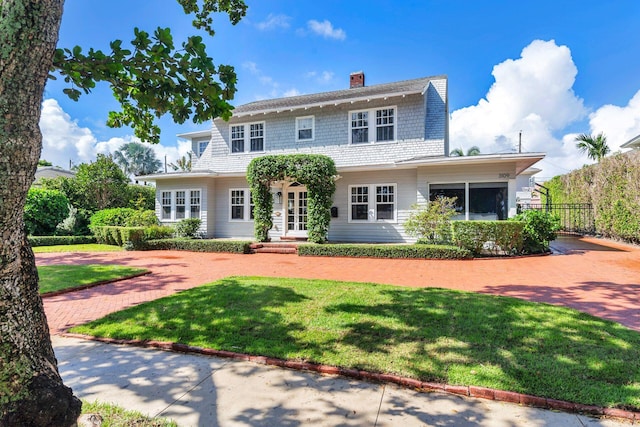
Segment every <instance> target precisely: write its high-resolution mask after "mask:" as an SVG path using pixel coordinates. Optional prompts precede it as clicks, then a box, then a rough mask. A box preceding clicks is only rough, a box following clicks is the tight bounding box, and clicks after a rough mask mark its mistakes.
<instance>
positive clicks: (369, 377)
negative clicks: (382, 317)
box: [60, 332, 640, 422]
mask: <svg viewBox="0 0 640 427" xmlns="http://www.w3.org/2000/svg"><path fill="white" fill-rule="evenodd" d="M60 336H62V337H66V338H79V339H85V340H89V341H99V342H103V343H106V344H120V345H131V346H135V347H143V348H155V349H160V350H166V351H174V352H178V353H191V354H201V355H205V356H215V357H222V358H228V359H235V360H241V361H245V362H252V363H259V364H261V365H268V366H277V367H280V368H288V369H295V370H299V371H310V372H317V373H320V374H324V375H340V376H343V377H347V378H353V379H357V380H364V381H370V382H380V383H389V384H395V385H398V386H401V387H405V388H411V389H414V390H416V391H419V392H427V393H429V392H440V393H446V394H451V395H458V396H464V397H473V398H479V399H487V400H495V401H498V402H507V403H517V404H520V405H523V406H531V407H536V408H541V409H551V410H557V411H562V412H568V413H576V414H584V415H590V416H596V417H611V418H620V419H625V420H628V421H632V422H635V421H638V422H640V412H635V411H628V410H625V409H618V408H604V407H601V406H595V405H584V404H581V403H574V402H567V401H563V400H556V399H548V398H545V397H539V396H532V395H528V394H524V393H516V392H513V391H505V390H497V389H492V388H486V387H478V386H473V385H469V386H465V385H449V384H443V383H434V382H428V381H420V380H416V379H413V378H406V377H401V376H398V375H393V374H382V373H376V372H368V371H362V370H358V369H348V368H340V367H337V366H330V365H322V364H317V363H309V362H302V361H295V360H286V359H278V358H275V357H267V356H252V355H249V354H245V353H236V352H233V351H225V350H214V349H210V348H202V347H193V346H189V345H186V344H179V343H172V342H163V341H141V340H124V339H115V338H103V337H94V336H90V335H83V334H73V333H68V332H63V333H61V334H60Z"/></svg>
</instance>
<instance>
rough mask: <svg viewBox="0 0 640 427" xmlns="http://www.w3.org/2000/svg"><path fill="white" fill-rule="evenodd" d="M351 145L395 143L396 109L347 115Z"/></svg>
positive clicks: (381, 109)
mask: <svg viewBox="0 0 640 427" xmlns="http://www.w3.org/2000/svg"><path fill="white" fill-rule="evenodd" d="M349 126H350V134H349V137H350V142H351V144H367V143H370V142H386V141H395V139H396V107H388V108H379V109H374V110H366V111H351V112H350V113H349Z"/></svg>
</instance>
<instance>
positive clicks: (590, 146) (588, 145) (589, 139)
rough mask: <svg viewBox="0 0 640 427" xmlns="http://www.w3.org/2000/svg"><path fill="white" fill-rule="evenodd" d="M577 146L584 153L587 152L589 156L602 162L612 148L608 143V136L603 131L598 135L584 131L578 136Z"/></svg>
mask: <svg viewBox="0 0 640 427" xmlns="http://www.w3.org/2000/svg"><path fill="white" fill-rule="evenodd" d="M576 141H577V143H576V147H577V148H578V149H579V150H580V152H582V153H587V157H588V158H590V159H593V160H595V161H597V162H600V160H602V159H603V158H604V157H605V156H606V155H607V154H609V152H610V151H611V149H610V148H609V146H608V145H607V137H606V136H605V135H604V133H603V132H600V133H599V134H597V135H596V136H591V135H589V134H586V133H583V134H580V135H578V136H576Z"/></svg>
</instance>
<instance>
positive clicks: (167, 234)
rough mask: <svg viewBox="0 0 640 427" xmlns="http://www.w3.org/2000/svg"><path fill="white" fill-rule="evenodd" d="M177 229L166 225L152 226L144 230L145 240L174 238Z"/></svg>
mask: <svg viewBox="0 0 640 427" xmlns="http://www.w3.org/2000/svg"><path fill="white" fill-rule="evenodd" d="M174 233H175V229H174V228H173V227H168V226H166V225H152V226H150V227H146V228H145V229H144V238H145V240H159V239H169V238H171V237H173V235H174Z"/></svg>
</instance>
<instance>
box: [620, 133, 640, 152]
mask: <svg viewBox="0 0 640 427" xmlns="http://www.w3.org/2000/svg"><path fill="white" fill-rule="evenodd" d="M620 148H635V149H637V150H638V149H640V135H638V136H636V137H635V138H631V139H630V140H628V141H627V142H625V143H624V144H622V145H621V146H620Z"/></svg>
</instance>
